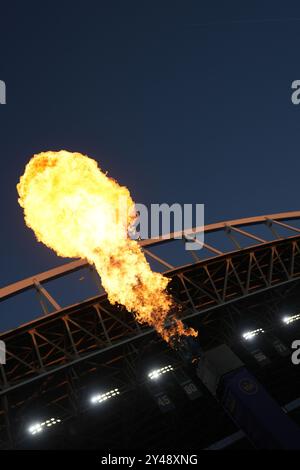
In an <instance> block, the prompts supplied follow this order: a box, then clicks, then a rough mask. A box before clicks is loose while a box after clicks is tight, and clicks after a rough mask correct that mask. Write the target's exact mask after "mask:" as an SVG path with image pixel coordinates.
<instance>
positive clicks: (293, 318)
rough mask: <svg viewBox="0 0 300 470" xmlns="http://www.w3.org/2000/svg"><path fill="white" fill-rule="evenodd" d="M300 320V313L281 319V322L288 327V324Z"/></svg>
mask: <svg viewBox="0 0 300 470" xmlns="http://www.w3.org/2000/svg"><path fill="white" fill-rule="evenodd" d="M297 320H300V313H297V314H296V315H292V316H287V317H283V319H282V321H283V322H284V323H285V324H286V325H289V324H290V323H293V322H294V321H297Z"/></svg>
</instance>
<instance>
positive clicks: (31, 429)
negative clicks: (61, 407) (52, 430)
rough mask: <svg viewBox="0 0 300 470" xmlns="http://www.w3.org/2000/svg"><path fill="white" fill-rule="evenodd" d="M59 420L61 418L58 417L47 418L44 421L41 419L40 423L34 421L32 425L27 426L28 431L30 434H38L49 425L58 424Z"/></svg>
mask: <svg viewBox="0 0 300 470" xmlns="http://www.w3.org/2000/svg"><path fill="white" fill-rule="evenodd" d="M60 422H61V419H58V418H49V419H47V420H46V421H43V422H41V423H36V424H33V425H32V426H30V427H29V428H28V431H29V432H30V434H32V435H34V434H38V433H40V432H42V431H43V430H44V429H45V428H46V427H48V428H49V427H51V426H54V425H55V424H58V423H60Z"/></svg>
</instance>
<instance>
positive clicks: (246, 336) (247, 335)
mask: <svg viewBox="0 0 300 470" xmlns="http://www.w3.org/2000/svg"><path fill="white" fill-rule="evenodd" d="M264 332H265V331H264V330H263V329H262V328H257V329H256V330H252V331H246V333H244V334H243V338H244V339H245V340H247V341H248V340H249V339H252V338H254V337H255V336H258V335H260V334H261V333H264Z"/></svg>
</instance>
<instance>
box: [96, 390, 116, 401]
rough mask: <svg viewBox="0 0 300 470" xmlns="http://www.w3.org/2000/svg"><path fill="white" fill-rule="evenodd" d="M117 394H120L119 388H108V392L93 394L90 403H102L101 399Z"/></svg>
mask: <svg viewBox="0 0 300 470" xmlns="http://www.w3.org/2000/svg"><path fill="white" fill-rule="evenodd" d="M117 395H120V392H119V389H118V388H114V389H113V390H110V391H109V392H106V393H101V394H98V395H93V396H92V397H91V402H92V403H102V402H103V401H106V400H108V399H109V398H112V397H115V396H117Z"/></svg>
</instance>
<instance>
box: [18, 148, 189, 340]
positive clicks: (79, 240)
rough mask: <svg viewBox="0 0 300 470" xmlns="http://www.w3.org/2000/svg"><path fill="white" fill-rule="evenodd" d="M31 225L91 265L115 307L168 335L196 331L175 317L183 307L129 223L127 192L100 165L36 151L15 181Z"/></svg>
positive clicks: (132, 216) (60, 251)
mask: <svg viewBox="0 0 300 470" xmlns="http://www.w3.org/2000/svg"><path fill="white" fill-rule="evenodd" d="M17 190H18V194H19V200H18V201H19V204H20V205H21V207H23V209H24V217H25V222H26V224H27V226H28V227H30V228H31V229H33V231H34V233H35V235H36V237H37V239H38V241H40V242H43V243H44V244H45V245H47V246H48V247H49V248H51V249H53V250H54V251H55V252H56V253H57V254H58V255H59V256H64V257H69V258H83V259H86V260H87V261H88V262H89V263H90V264H93V265H94V266H95V267H96V269H97V271H98V273H99V275H100V277H101V281H102V285H103V287H104V289H105V291H106V292H107V294H108V299H109V301H110V303H112V304H116V303H117V304H121V305H124V306H125V307H126V309H127V310H128V311H129V312H132V313H133V314H134V315H135V318H136V320H137V321H138V322H140V323H142V324H148V325H150V326H152V327H154V328H155V329H156V331H157V332H158V333H159V334H160V335H161V336H162V337H163V338H164V339H165V340H166V341H170V339H171V338H173V337H178V336H180V335H193V336H196V335H197V332H195V331H194V330H193V329H192V328H188V329H186V328H185V327H184V325H183V323H182V321H181V320H179V319H178V318H176V313H177V311H178V310H179V307H178V305H176V303H175V302H174V300H173V298H172V297H171V295H170V294H168V293H167V291H166V288H167V285H168V283H169V279H168V278H167V277H165V276H163V275H162V274H160V273H156V272H153V271H152V270H151V268H150V265H149V263H148V262H147V260H146V258H145V255H144V253H143V252H142V250H141V248H140V246H139V244H138V243H137V242H136V241H135V240H131V239H130V238H129V237H128V227H129V226H130V224H131V223H132V222H133V221H134V219H135V211H134V202H133V200H132V199H131V196H130V193H129V191H128V189H127V188H126V187H124V186H120V185H119V184H118V183H117V182H116V181H115V180H113V179H112V178H109V177H108V176H107V175H106V174H105V173H103V172H102V171H101V169H100V168H99V167H98V165H97V162H96V161H95V160H93V159H91V158H89V157H87V156H85V155H82V154H80V153H71V152H68V151H65V150H61V151H59V152H51V151H49V152H42V153H40V154H37V155H34V156H33V157H32V158H31V160H30V161H29V163H28V164H27V165H26V168H25V172H24V175H23V176H21V178H20V182H19V184H18V185H17Z"/></svg>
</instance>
